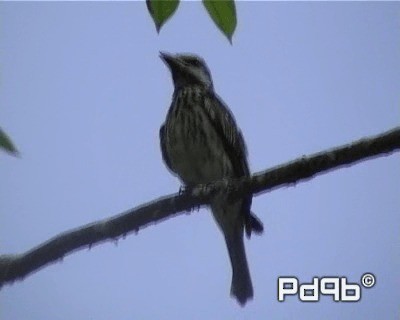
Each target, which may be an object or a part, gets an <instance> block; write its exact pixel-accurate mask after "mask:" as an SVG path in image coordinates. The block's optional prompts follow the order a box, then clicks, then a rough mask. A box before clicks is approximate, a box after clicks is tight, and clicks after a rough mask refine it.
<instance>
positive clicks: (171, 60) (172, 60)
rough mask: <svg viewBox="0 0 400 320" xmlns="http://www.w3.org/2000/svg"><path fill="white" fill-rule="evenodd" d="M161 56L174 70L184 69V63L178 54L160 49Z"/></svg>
mask: <svg viewBox="0 0 400 320" xmlns="http://www.w3.org/2000/svg"><path fill="white" fill-rule="evenodd" d="M160 58H161V60H162V61H164V63H165V64H166V65H167V66H168V67H169V68H170V69H171V71H172V70H177V69H182V67H183V64H182V62H181V60H180V59H179V58H177V57H176V56H174V55H172V54H170V53H167V52H162V51H160Z"/></svg>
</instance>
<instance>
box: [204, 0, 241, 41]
mask: <svg viewBox="0 0 400 320" xmlns="http://www.w3.org/2000/svg"><path fill="white" fill-rule="evenodd" d="M203 4H204V6H205V7H206V9H207V11H208V14H209V15H210V17H211V19H213V21H214V23H215V24H216V25H217V27H218V28H219V29H220V30H221V31H222V32H223V33H224V34H225V36H226V37H227V38H228V40H229V42H230V43H232V35H233V32H234V31H235V28H236V22H237V21H236V7H235V2H234V0H203Z"/></svg>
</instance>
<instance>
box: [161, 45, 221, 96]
mask: <svg viewBox="0 0 400 320" xmlns="http://www.w3.org/2000/svg"><path fill="white" fill-rule="evenodd" d="M160 58H161V59H162V60H163V61H164V63H165V64H166V65H167V66H168V68H169V70H170V71H171V74H172V79H173V81H174V86H175V88H180V87H185V86H190V85H200V86H205V87H207V88H212V86H213V83H212V79H211V74H210V71H209V70H208V67H207V65H206V63H205V62H204V60H203V59H202V58H200V57H199V56H196V55H193V54H175V55H173V54H169V53H165V52H160Z"/></svg>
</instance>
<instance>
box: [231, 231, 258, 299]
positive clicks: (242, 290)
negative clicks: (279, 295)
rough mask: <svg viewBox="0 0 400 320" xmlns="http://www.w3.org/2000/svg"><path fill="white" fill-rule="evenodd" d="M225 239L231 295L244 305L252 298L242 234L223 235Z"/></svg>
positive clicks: (251, 286)
mask: <svg viewBox="0 0 400 320" xmlns="http://www.w3.org/2000/svg"><path fill="white" fill-rule="evenodd" d="M225 241H226V245H227V247H228V253H229V258H230V260H231V265H232V284H231V295H232V296H234V297H235V298H236V299H237V301H238V302H239V304H240V305H242V306H244V305H245V304H246V302H247V300H249V299H251V298H253V285H252V283H251V277H250V271H249V266H248V264H247V258H246V251H245V248H244V242H243V234H242V232H237V233H235V234H231V235H225Z"/></svg>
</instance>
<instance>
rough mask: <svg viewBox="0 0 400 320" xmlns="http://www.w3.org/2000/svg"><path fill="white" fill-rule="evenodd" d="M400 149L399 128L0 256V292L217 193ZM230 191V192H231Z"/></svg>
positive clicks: (257, 188) (282, 182)
mask: <svg viewBox="0 0 400 320" xmlns="http://www.w3.org/2000/svg"><path fill="white" fill-rule="evenodd" d="M399 149H400V127H396V128H394V129H392V130H390V131H387V132H384V133H382V134H380V135H377V136H373V137H369V138H365V139H361V140H359V141H356V142H353V143H350V144H347V145H344V146H340V147H337V148H334V149H330V150H327V151H323V152H319V153H316V154H313V155H310V156H303V157H301V158H299V159H297V160H294V161H291V162H289V163H286V164H283V165H279V166H276V167H273V168H271V169H269V170H266V171H263V172H260V173H256V174H254V175H253V176H252V177H250V178H241V179H238V180H236V181H227V180H221V181H218V182H216V183H213V184H209V185H206V186H197V187H195V188H194V189H192V190H190V191H188V192H184V193H183V194H171V195H169V196H166V197H162V198H159V199H157V200H154V201H152V202H149V203H146V204H143V205H141V206H138V207H136V208H133V209H131V210H128V211H126V212H123V213H121V214H119V215H116V216H115V217H112V218H108V219H104V220H101V221H97V222H94V223H90V224H87V225H84V226H82V227H79V228H76V229H73V230H69V231H66V232H64V233H61V234H59V235H57V236H55V237H53V238H52V239H50V240H48V241H46V242H44V243H42V244H40V245H39V246H37V247H35V248H33V249H31V250H29V251H27V252H25V253H22V254H4V255H1V256H0V288H1V286H3V285H4V284H10V283H13V282H14V281H15V280H22V279H23V278H24V277H26V276H27V275H29V274H30V273H32V272H34V271H37V270H39V269H40V268H43V267H45V266H46V265H48V264H50V263H54V262H56V261H59V260H62V259H63V258H64V256H66V255H67V254H70V253H72V252H74V251H76V250H79V249H82V248H84V247H89V248H90V247H91V246H92V245H94V244H98V243H100V242H104V241H107V240H114V241H115V240H117V239H118V238H119V237H125V236H126V235H127V234H128V233H132V232H138V230H139V229H143V228H145V227H147V226H148V225H150V224H154V223H157V222H160V221H163V220H165V219H166V218H169V217H172V216H173V215H175V216H176V215H178V214H181V213H182V212H184V211H189V210H191V209H192V208H194V207H198V206H202V205H206V204H207V203H209V201H210V200H211V199H212V198H213V197H215V196H216V194H218V193H225V194H226V192H228V193H229V196H233V197H237V196H240V195H244V194H248V193H253V194H255V195H258V194H261V193H264V192H267V191H271V190H274V189H276V188H278V187H283V186H291V185H294V184H295V183H297V182H299V181H306V180H308V179H310V178H312V177H314V176H316V175H318V174H321V173H325V172H328V171H330V170H332V169H337V168H340V167H343V166H350V165H353V164H356V163H357V162H360V161H361V160H366V159H369V158H373V157H377V156H382V155H388V154H390V153H393V152H395V151H397V150H399ZM227 190H228V191H227Z"/></svg>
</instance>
